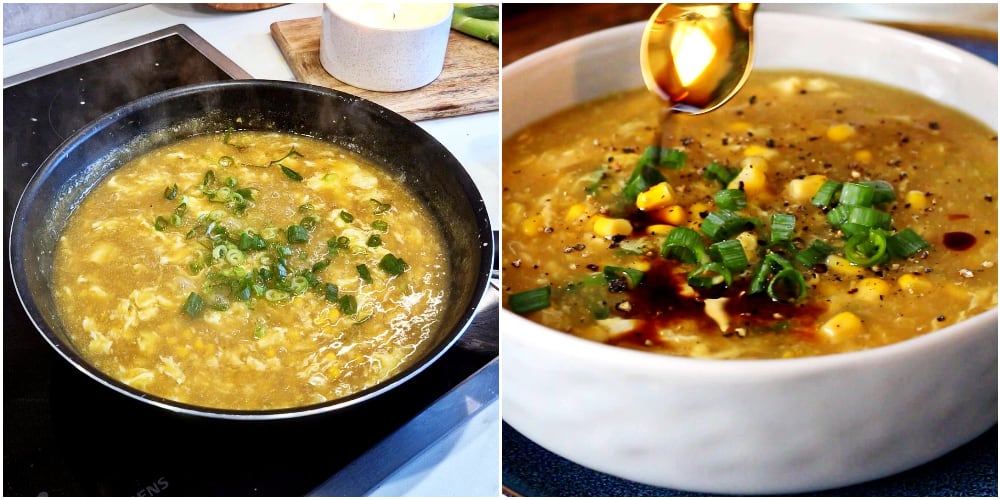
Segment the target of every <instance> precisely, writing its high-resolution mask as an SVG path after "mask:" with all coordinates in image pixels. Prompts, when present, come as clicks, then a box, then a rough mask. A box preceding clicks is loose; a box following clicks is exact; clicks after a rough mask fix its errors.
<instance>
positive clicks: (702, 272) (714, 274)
mask: <svg viewBox="0 0 1000 500" xmlns="http://www.w3.org/2000/svg"><path fill="white" fill-rule="evenodd" d="M687 282H688V284H689V285H691V286H692V287H694V288H711V287H713V286H716V285H721V284H723V283H725V284H726V286H729V285H731V284H732V283H733V274H732V273H731V272H730V271H729V269H728V268H727V267H726V266H725V265H723V264H722V263H721V262H708V263H706V264H703V265H701V266H700V267H698V268H697V269H695V270H694V271H691V272H690V273H688V276H687Z"/></svg>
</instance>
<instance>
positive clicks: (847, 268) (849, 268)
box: [826, 255, 861, 276]
mask: <svg viewBox="0 0 1000 500" xmlns="http://www.w3.org/2000/svg"><path fill="white" fill-rule="evenodd" d="M826 268H827V269H829V270H830V271H833V272H834V273H837V274H839V275H840V276H857V275H858V274H860V272H861V269H860V268H859V267H857V266H855V265H854V264H851V261H849V260H847V259H845V258H844V257H841V256H839V255H830V256H828V257H827V258H826Z"/></svg>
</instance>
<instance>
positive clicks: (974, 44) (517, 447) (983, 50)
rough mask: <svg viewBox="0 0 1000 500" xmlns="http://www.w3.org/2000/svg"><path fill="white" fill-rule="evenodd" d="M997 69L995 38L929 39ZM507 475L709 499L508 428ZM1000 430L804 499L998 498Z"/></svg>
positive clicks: (590, 488)
mask: <svg viewBox="0 0 1000 500" xmlns="http://www.w3.org/2000/svg"><path fill="white" fill-rule="evenodd" d="M924 34H925V35H927V36H930V37H931V38H935V39H937V40H940V41H943V42H945V43H949V44H951V45H954V46H957V47H960V48H962V49H964V50H967V51H969V52H972V53H974V54H976V55H978V56H980V57H982V58H983V59H986V60H987V61H990V62H992V63H993V64H997V47H998V46H997V40H996V38H993V39H992V40H990V39H983V38H971V37H964V36H960V35H939V34H933V33H924ZM502 432H503V439H502V449H503V457H502V462H503V466H502V475H501V480H502V482H503V486H504V490H505V493H506V494H507V495H521V496H629V497H641V496H661V497H677V496H705V495H701V494H699V493H692V492H688V491H679V490H672V489H666V488H656V487H652V486H647V485H644V484H639V483H635V482H632V481H628V480H625V479H621V478H618V477H615V476H610V475H607V474H603V473H600V472H597V471H594V470H592V469H588V468H586V467H583V466H581V465H578V464H576V463H573V462H571V461H569V460H566V459H564V458H562V457H560V456H558V455H555V454H553V453H551V452H549V451H548V450H545V449H544V448H542V447H540V446H538V445H537V444H535V443H534V442H532V441H531V440H529V439H528V438H526V437H524V436H523V435H521V433H519V432H517V431H516V430H514V428H512V427H511V426H509V425H507V424H506V423H504V424H503V430H502ZM997 443H998V442H997V427H996V426H995V425H994V426H993V428H991V429H990V430H988V431H986V432H985V433H983V434H982V435H980V436H979V437H977V438H976V439H974V440H972V441H971V442H969V443H967V444H965V445H963V446H961V447H959V448H958V449H956V450H954V451H952V452H951V453H948V454H947V455H945V456H943V457H940V458H938V459H936V460H934V461H932V462H929V463H927V464H924V465H921V466H919V467H916V468H913V469H910V470H907V471H904V472H901V473H899V474H896V475H893V476H889V477H887V478H883V479H879V480H875V481H870V482H867V483H862V484H858V485H853V486H848V487H844V488H838V489H834V490H826V491H820V492H813V493H808V494H804V495H803V496H986V497H996V496H997V446H998V444H997Z"/></svg>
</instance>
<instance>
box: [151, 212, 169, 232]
mask: <svg viewBox="0 0 1000 500" xmlns="http://www.w3.org/2000/svg"><path fill="white" fill-rule="evenodd" d="M169 223H170V222H169V221H168V220H167V218H166V217H164V216H162V215H157V216H156V220H154V221H153V229H156V230H157V231H163V230H164V229H166V228H167V224H169Z"/></svg>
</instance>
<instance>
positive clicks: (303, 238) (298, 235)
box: [286, 224, 309, 243]
mask: <svg viewBox="0 0 1000 500" xmlns="http://www.w3.org/2000/svg"><path fill="white" fill-rule="evenodd" d="M286 235H287V237H288V243H305V242H307V241H309V231H308V230H306V228H304V227H302V226H300V225H298V224H292V225H291V226H288V230H287V231H286Z"/></svg>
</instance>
